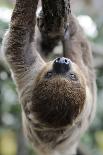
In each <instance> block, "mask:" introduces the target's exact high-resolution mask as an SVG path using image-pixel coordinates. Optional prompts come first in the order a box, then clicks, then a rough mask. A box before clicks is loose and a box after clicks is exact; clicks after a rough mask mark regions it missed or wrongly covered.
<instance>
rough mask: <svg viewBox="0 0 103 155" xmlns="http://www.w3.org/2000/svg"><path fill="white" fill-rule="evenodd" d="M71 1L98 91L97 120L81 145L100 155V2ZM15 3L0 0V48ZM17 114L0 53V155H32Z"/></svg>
mask: <svg viewBox="0 0 103 155" xmlns="http://www.w3.org/2000/svg"><path fill="white" fill-rule="evenodd" d="M71 1H72V10H73V12H75V13H76V15H77V16H78V20H79V22H80V24H81V25H82V26H83V28H84V31H85V32H86V34H87V36H88V38H89V40H90V41H91V44H92V49H93V56H94V66H95V70H96V74H97V87H98V99H97V113H96V117H95V120H94V121H93V123H92V125H91V127H90V128H89V130H88V132H86V133H85V135H84V136H83V138H82V139H81V143H83V144H85V147H86V149H87V150H88V152H90V154H91V155H103V0H71ZM14 3H15V1H14V0H0V47H1V42H2V39H3V35H4V33H5V32H6V30H7V29H8V24H9V21H10V17H11V13H12V8H13V6H14ZM0 52H1V50H0ZM20 111H21V109H20V104H19V102H18V97H17V93H16V88H15V85H14V83H13V81H12V80H11V75H10V72H9V70H8V68H7V66H6V65H5V64H4V62H3V58H2V56H1V53H0V155H33V154H34V153H33V152H32V149H31V148H30V146H28V145H27V144H26V141H25V139H24V136H23V134H22V129H21V127H22V123H21V113H20Z"/></svg>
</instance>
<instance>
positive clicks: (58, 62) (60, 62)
mask: <svg viewBox="0 0 103 155" xmlns="http://www.w3.org/2000/svg"><path fill="white" fill-rule="evenodd" d="M70 65H71V61H70V59H68V58H64V57H61V58H56V59H55V61H54V64H53V69H54V71H55V72H56V73H58V74H62V73H66V72H68V71H69V70H70Z"/></svg>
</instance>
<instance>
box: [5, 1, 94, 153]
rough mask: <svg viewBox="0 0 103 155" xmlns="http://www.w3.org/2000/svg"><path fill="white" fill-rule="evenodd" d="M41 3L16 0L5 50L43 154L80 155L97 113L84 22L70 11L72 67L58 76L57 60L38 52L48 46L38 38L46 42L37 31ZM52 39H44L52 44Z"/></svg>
mask: <svg viewBox="0 0 103 155" xmlns="http://www.w3.org/2000/svg"><path fill="white" fill-rule="evenodd" d="M37 4H38V0H16V5H15V8H14V11H13V14H12V18H11V22H10V28H9V31H8V32H7V33H6V35H5V37H4V40H3V51H4V53H5V57H6V60H7V62H8V64H9V67H10V69H11V71H12V73H13V78H14V80H15V82H16V85H17V89H18V95H19V98H20V102H21V108H22V119H23V128H24V133H25V135H26V137H27V138H28V139H29V141H30V142H31V143H32V145H33V148H34V149H35V150H36V151H37V152H38V154H40V155H74V154H75V153H76V149H77V146H78V143H79V140H80V137H81V136H82V134H83V133H84V132H85V131H86V129H87V128H88V126H89V124H90V123H91V121H92V119H93V118H94V114H95V100H96V86H95V75H94V70H93V65H92V53H91V49H90V46H89V43H88V41H87V39H86V37H85V35H84V32H83V30H82V29H81V27H80V26H79V24H78V21H77V20H76V18H75V17H73V16H72V15H69V16H68V22H67V25H68V28H67V30H66V33H65V36H64V41H63V42H64V45H63V46H64V47H65V51H66V55H65V56H66V57H68V58H69V59H70V62H71V67H70V70H69V71H68V72H67V73H66V74H59V75H58V74H54V70H53V63H54V60H53V61H50V62H48V63H46V62H44V60H43V59H42V58H41V56H40V55H39V53H38V52H37V49H40V50H41V51H39V52H42V50H44V49H43V46H42V44H41V42H35V39H36V38H39V40H42V41H43V36H42V35H40V32H38V31H39V29H38V28H37V27H36V30H37V29H38V30H37V31H36V33H34V32H35V31H34V29H35V25H36V9H37ZM38 34H39V35H38ZM53 37H54V40H55V39H56V37H57V36H55V34H53ZM34 38H35V39H34ZM50 40H51V38H50V36H46V39H45V38H44V42H45V41H46V44H48V45H49V42H50ZM52 40H53V38H52ZM58 41H60V38H59V40H57V42H58ZM37 47H39V48H37ZM54 47H55V41H54V44H53V47H52V49H53V48H54ZM52 49H51V50H52ZM48 50H50V49H49V46H48V47H47V51H48ZM50 52H51V51H50ZM72 76H73V77H74V78H72Z"/></svg>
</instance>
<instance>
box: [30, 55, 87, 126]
mask: <svg viewBox="0 0 103 155" xmlns="http://www.w3.org/2000/svg"><path fill="white" fill-rule="evenodd" d="M85 99H86V91H85V80H84V77H83V75H82V72H81V71H80V70H79V67H78V66H77V65H76V64H74V63H73V62H71V61H70V60H69V59H66V58H64V57H63V58H57V59H56V60H54V61H52V62H49V63H47V64H46V66H45V67H44V68H43V69H42V71H41V72H40V73H39V75H38V77H37V79H36V82H35V88H34V90H33V98H32V101H33V102H34V104H33V111H34V112H35V114H36V118H37V119H38V121H39V122H40V123H43V124H44V125H45V126H47V127H50V128H60V127H65V126H67V125H72V123H73V122H74V121H75V120H76V119H77V118H78V116H79V115H80V113H81V112H82V110H83V107H84V104H85Z"/></svg>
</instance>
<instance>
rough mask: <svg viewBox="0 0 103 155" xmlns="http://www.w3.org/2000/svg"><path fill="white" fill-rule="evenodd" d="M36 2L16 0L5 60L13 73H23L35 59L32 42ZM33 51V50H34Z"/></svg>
mask: <svg viewBox="0 0 103 155" xmlns="http://www.w3.org/2000/svg"><path fill="white" fill-rule="evenodd" d="M37 3H38V0H17V1H16V5H15V8H14V11H13V14H12V17H11V22H10V28H9V32H8V34H7V36H6V39H5V40H6V43H5V41H4V45H5V44H6V45H5V47H6V48H5V49H6V51H5V52H6V53H5V54H6V58H7V60H8V62H9V64H10V65H11V67H12V70H13V71H14V72H16V73H17V72H18V71H19V72H24V71H25V70H26V69H27V68H28V67H29V66H30V65H32V63H33V62H34V61H35V58H36V57H37V56H36V55H37V53H36V52H34V53H35V55H33V53H32V52H33V51H32V42H33V37H34V28H35V18H36V17H35V16H36V15H35V13H36V8H37ZM34 50H35V49H34Z"/></svg>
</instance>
